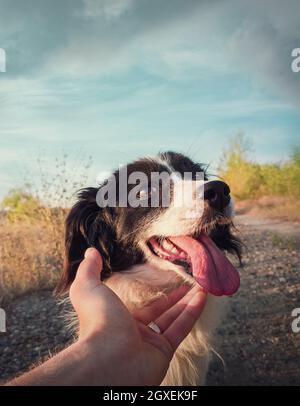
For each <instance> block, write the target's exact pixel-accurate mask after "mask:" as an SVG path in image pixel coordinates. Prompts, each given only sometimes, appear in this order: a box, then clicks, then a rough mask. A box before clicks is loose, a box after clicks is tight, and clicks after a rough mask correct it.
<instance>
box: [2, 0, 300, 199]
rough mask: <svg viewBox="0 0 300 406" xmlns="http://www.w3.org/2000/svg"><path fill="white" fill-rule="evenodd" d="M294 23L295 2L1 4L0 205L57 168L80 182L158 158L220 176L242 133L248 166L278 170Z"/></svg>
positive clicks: (291, 99) (290, 86)
mask: <svg viewBox="0 0 300 406" xmlns="http://www.w3.org/2000/svg"><path fill="white" fill-rule="evenodd" d="M299 27H300V3H299V1H298V0H286V1H284V2H282V1H280V0H267V1H263V2H262V1H260V0H252V1H243V0H207V1H205V0H204V1H201V0H185V1H182V0H164V1H161V0H51V1H48V0H26V1H24V0H0V48H2V49H4V50H5V52H6V72H5V73H0V198H1V197H3V196H4V195H5V194H6V193H7V192H8V191H9V190H10V189H11V188H14V187H20V186H21V185H22V184H23V183H24V179H25V180H26V181H27V182H29V183H30V182H34V181H36V179H40V180H41V171H42V172H43V176H44V177H45V176H46V177H47V176H48V177H49V179H52V178H51V177H53V176H54V177H55V176H56V171H57V167H56V166H57V165H56V164H55V162H57V161H55V159H63V160H64V159H65V160H66V161H67V166H68V168H69V170H70V171H71V172H70V176H71V177H74V178H76V177H81V176H87V180H85V181H86V182H89V185H94V184H95V182H96V178H97V176H98V177H99V173H101V172H103V171H104V172H109V171H111V170H112V169H114V168H116V167H118V165H119V164H125V163H127V162H129V161H131V160H132V159H135V158H137V157H141V156H145V155H155V154H156V153H157V152H158V151H164V150H175V151H179V152H183V153H187V154H188V155H190V156H191V157H192V158H193V159H195V160H197V161H201V162H205V163H209V164H210V165H211V167H212V168H217V166H218V162H219V160H220V156H221V154H222V150H223V149H224V148H226V147H228V143H229V140H230V139H231V137H233V136H234V135H235V134H237V133H240V132H243V133H245V135H246V136H247V137H248V138H249V140H250V141H251V145H252V148H251V153H250V158H251V159H255V160H257V161H259V162H272V161H276V162H282V161H284V160H286V159H287V158H288V156H289V154H290V151H291V148H292V147H293V146H294V145H297V144H299V143H300V133H299V127H300V73H294V72H292V70H291V63H292V57H291V52H292V50H293V49H294V48H299V47H300V30H299ZM41 158H42V159H41ZM90 159H91V160H92V165H91V167H90V168H89V169H87V168H85V162H87V161H88V160H90ZM37 161H39V162H42V164H41V163H39V165H37ZM41 165H42V169H41ZM74 168H75V169H76V171H75V169H74ZM43 179H44V178H43ZM82 179H83V178H82ZM84 179H85V178H84Z"/></svg>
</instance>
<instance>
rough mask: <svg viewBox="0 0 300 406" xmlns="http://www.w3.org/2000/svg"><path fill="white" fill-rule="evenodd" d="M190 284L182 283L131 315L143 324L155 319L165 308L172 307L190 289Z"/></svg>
mask: <svg viewBox="0 0 300 406" xmlns="http://www.w3.org/2000/svg"><path fill="white" fill-rule="evenodd" d="M190 289H191V288H190V286H188V285H182V286H180V287H179V288H176V289H174V290H173V291H172V292H171V293H168V294H166V295H165V296H163V297H161V298H159V299H157V300H156V301H155V302H153V303H151V304H150V305H148V306H146V307H144V308H142V309H138V310H135V311H134V313H133V316H134V317H135V318H136V319H137V320H139V321H141V322H142V323H144V324H148V323H150V321H153V320H155V319H156V318H157V317H159V316H160V315H161V314H162V313H164V312H165V311H166V310H167V309H169V308H170V307H172V306H173V305H174V303H176V302H178V301H179V300H180V299H181V298H182V297H184V296H185V295H186V293H187V292H188V291H189V290H190Z"/></svg>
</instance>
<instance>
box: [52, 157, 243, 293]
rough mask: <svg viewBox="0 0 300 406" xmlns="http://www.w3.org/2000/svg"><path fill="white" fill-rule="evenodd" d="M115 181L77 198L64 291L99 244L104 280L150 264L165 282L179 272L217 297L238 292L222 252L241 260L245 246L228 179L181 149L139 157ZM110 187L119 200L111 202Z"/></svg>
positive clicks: (68, 234) (71, 215)
mask: <svg viewBox="0 0 300 406" xmlns="http://www.w3.org/2000/svg"><path fill="white" fill-rule="evenodd" d="M137 174H138V176H137ZM186 174H188V178H186ZM199 174H200V178H201V179H200V180H199ZM110 179H113V180H114V182H113V183H110ZM110 179H108V180H107V181H106V182H104V183H103V184H102V185H101V186H100V188H86V189H83V190H81V191H80V192H79V193H78V201H77V203H76V204H75V205H74V206H73V208H72V209H71V211H70V213H69V215H68V217H67V220H66V234H65V247H66V256H65V264H64V272H63V275H62V278H61V281H60V283H59V286H58V288H57V291H58V292H64V291H65V290H66V289H67V288H68V286H69V285H70V284H71V283H72V281H73V280H74V278H75V275H76V272H77V268H78V266H79V264H80V262H81V261H82V259H83V257H84V252H85V250H86V249H87V248H88V247H89V246H94V247H96V248H97V249H98V250H99V252H100V253H101V255H102V258H103V272H102V277H103V278H108V277H109V276H110V275H111V274H112V273H114V272H122V271H124V272H126V270H128V269H131V268H132V267H133V266H134V265H138V264H143V263H149V265H151V266H150V268H151V267H153V268H155V269H156V270H160V271H161V278H164V274H163V271H170V270H172V271H175V272H176V273H177V274H181V275H183V274H184V275H186V277H187V278H190V277H191V276H193V277H194V278H195V279H196V280H197V282H198V283H200V284H201V285H202V286H203V287H204V289H206V290H207V291H209V292H210V293H212V294H215V295H222V294H232V293H234V291H235V290H236V289H237V288H238V285H239V278H238V273H237V271H235V270H234V268H233V267H232V265H231V264H230V263H229V261H228V260H226V258H225V256H224V255H223V254H222V253H221V252H220V250H219V249H221V250H226V251H228V252H231V253H235V254H236V255H237V256H238V257H239V258H240V242H239V240H238V239H237V238H235V237H234V236H233V235H232V234H231V230H230V229H231V227H232V215H233V204H232V199H231V197H230V190H229V187H228V186H227V185H226V184H225V183H224V182H221V181H208V179H207V175H206V167H205V166H204V165H201V164H198V163H194V162H193V161H192V160H190V159H189V158H187V157H186V156H184V155H182V154H178V153H174V152H166V153H161V154H159V155H158V156H157V157H155V158H144V159H140V160H137V161H135V162H133V163H131V164H129V165H127V166H126V173H125V172H124V170H123V169H121V170H118V171H116V172H115V173H114V174H113V176H112V177H111V178H110ZM141 179H142V180H141ZM137 180H139V182H138V181H137ZM111 185H113V186H114V189H115V195H114V196H113V197H112V200H109V199H108V194H109V193H110V191H111ZM125 185H126V189H125V195H124V186H125ZM122 187H123V189H122ZM187 190H188V191H189V193H190V194H191V197H192V198H193V199H190V201H187V199H186V196H187V194H186V191H187ZM179 191H180V194H181V198H180V199H178V195H179ZM182 193H183V194H184V193H185V195H184V196H183V195H182ZM201 193H202V196H203V199H201V198H200V197H198V196H200V195H201ZM182 196H183V198H182ZM132 198H134V199H132ZM104 200H105V201H106V202H108V203H110V204H106V205H105V204H103V201H104ZM132 201H133V203H132ZM212 240H213V241H212ZM217 247H219V248H217Z"/></svg>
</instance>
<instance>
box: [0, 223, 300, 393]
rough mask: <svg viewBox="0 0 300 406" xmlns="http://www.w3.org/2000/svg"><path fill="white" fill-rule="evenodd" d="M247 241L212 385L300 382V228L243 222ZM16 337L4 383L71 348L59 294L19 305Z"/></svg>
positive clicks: (1, 363) (5, 359)
mask: <svg viewBox="0 0 300 406" xmlns="http://www.w3.org/2000/svg"><path fill="white" fill-rule="evenodd" d="M237 223H238V229H239V233H240V236H241V238H242V239H243V241H244V243H245V254H244V268H243V269H241V280H242V285H241V289H240V291H239V293H238V294H237V295H235V296H234V297H233V298H231V299H230V301H231V310H230V311H229V313H228V316H227V318H226V319H225V320H224V322H223V324H222V325H221V327H220V329H219V334H218V340H217V341H218V343H217V345H216V349H217V351H218V352H219V353H220V354H221V355H222V357H223V359H224V361H225V363H226V367H225V368H224V367H223V365H222V362H221V361H220V360H219V359H218V358H217V357H215V356H214V357H213V360H212V364H211V368H210V371H209V375H208V384H210V385H264V384H271V385H288V384H293V385H300V333H298V334H296V333H293V332H292V330H291V322H292V317H291V311H292V310H293V309H294V308H296V307H300V274H299V264H300V249H299V244H298V242H299V241H300V225H297V224H292V223H282V222H276V221H274V220H272V221H269V220H261V219H255V218H251V217H247V216H238V217H237ZM5 310H6V312H7V330H8V333H6V334H5V335H3V334H1V335H0V354H1V356H0V380H1V379H2V380H5V379H8V378H10V377H12V376H14V375H16V374H18V373H20V372H22V371H23V370H26V369H27V368H28V367H29V366H30V365H31V364H32V363H35V362H37V361H38V360H40V358H41V357H46V356H48V354H49V351H51V352H52V351H54V350H55V349H57V348H61V347H64V346H66V345H67V343H68V342H69V341H70V340H72V336H71V335H70V333H69V332H68V331H66V329H65V327H64V322H63V319H62V318H61V317H60V316H61V313H62V312H61V311H62V309H61V308H60V307H59V306H58V305H57V303H56V302H55V301H54V299H53V298H52V296H51V292H47V291H45V292H39V293H38V294H37V293H35V294H31V295H28V296H26V297H23V298H19V299H17V300H15V301H14V302H12V303H11V304H10V305H9V306H8V307H7V308H6V309H5Z"/></svg>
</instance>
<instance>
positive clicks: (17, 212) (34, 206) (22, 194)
mask: <svg viewBox="0 0 300 406" xmlns="http://www.w3.org/2000/svg"><path fill="white" fill-rule="evenodd" d="M41 207H42V205H41V202H40V201H39V200H38V199H37V198H35V197H33V196H32V195H31V194H30V193H28V192H26V191H24V190H22V189H12V190H11V191H10V192H9V193H8V195H7V196H6V197H4V199H3V200H2V202H1V208H2V209H3V210H5V212H6V213H7V219H8V220H9V221H10V222H15V221H19V220H27V221H33V220H37V219H39V213H40V209H41Z"/></svg>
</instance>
